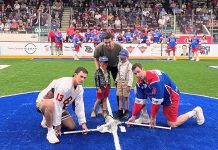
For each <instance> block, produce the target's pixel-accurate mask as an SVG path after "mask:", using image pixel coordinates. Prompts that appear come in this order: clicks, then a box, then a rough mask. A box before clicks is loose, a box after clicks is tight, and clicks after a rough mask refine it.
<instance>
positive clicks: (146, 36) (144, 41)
mask: <svg viewBox="0 0 218 150" xmlns="http://www.w3.org/2000/svg"><path fill="white" fill-rule="evenodd" d="M140 38H141V43H147V39H148V34H147V33H141V34H140Z"/></svg>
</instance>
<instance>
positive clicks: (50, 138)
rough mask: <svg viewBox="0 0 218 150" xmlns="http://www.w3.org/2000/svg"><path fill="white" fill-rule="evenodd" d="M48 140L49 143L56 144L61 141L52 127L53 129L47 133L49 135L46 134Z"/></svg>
mask: <svg viewBox="0 0 218 150" xmlns="http://www.w3.org/2000/svg"><path fill="white" fill-rule="evenodd" d="M46 138H47V140H48V141H49V143H52V144H56V143H59V142H60V141H59V139H58V138H57V136H56V134H55V130H54V129H52V130H51V131H49V132H48V133H47V136H46Z"/></svg>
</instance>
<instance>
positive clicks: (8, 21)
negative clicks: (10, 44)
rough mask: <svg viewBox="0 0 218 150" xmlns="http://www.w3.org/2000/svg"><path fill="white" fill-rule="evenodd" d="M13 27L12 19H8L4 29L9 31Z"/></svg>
mask: <svg viewBox="0 0 218 150" xmlns="http://www.w3.org/2000/svg"><path fill="white" fill-rule="evenodd" d="M10 28H11V23H10V20H9V19H8V20H7V22H6V23H5V27H4V31H5V32H9V31H10Z"/></svg>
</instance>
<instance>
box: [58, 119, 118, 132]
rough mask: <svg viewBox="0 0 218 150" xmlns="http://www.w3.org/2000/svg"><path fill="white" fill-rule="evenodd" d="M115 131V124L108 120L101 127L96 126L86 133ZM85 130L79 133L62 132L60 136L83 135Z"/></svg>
mask: <svg viewBox="0 0 218 150" xmlns="http://www.w3.org/2000/svg"><path fill="white" fill-rule="evenodd" d="M115 130H117V124H114V120H110V121H109V122H108V123H106V124H103V125H101V126H97V128H96V129H89V130H87V132H93V131H98V132H101V133H106V132H107V133H112V132H113V131H115ZM85 132H86V131H85V130H79V131H67V132H63V133H62V134H74V133H85Z"/></svg>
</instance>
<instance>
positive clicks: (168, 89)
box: [128, 63, 205, 127]
mask: <svg viewBox="0 0 218 150" xmlns="http://www.w3.org/2000/svg"><path fill="white" fill-rule="evenodd" d="M132 71H133V74H134V75H135V76H136V77H137V78H138V80H137V83H136V88H137V93H136V99H135V103H134V107H133V110H132V117H131V118H130V119H129V120H128V122H135V118H136V116H137V115H138V114H139V112H140V111H141V109H142V108H143V107H144V106H145V104H146V98H147V97H149V98H150V100H151V102H152V105H151V112H150V116H151V118H150V126H151V127H154V126H155V125H156V116H157V113H158V110H159V108H160V105H163V114H164V116H165V117H166V119H167V123H168V125H169V126H170V127H178V126H179V125H181V124H183V123H184V122H185V121H187V120H188V119H189V118H191V117H195V118H196V120H197V124H198V125H202V124H203V123H204V121H205V119H204V114H203V110H202V108H201V107H199V106H197V107H195V108H194V109H193V110H191V111H189V112H187V113H185V114H182V115H180V116H178V108H179V101H180V92H179V89H178V88H177V86H176V85H175V83H174V82H173V81H172V80H171V79H170V78H169V76H168V75H167V74H166V73H164V72H163V71H161V70H147V71H145V70H144V69H143V68H142V65H141V64H140V63H136V64H134V65H133V67H132Z"/></svg>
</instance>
